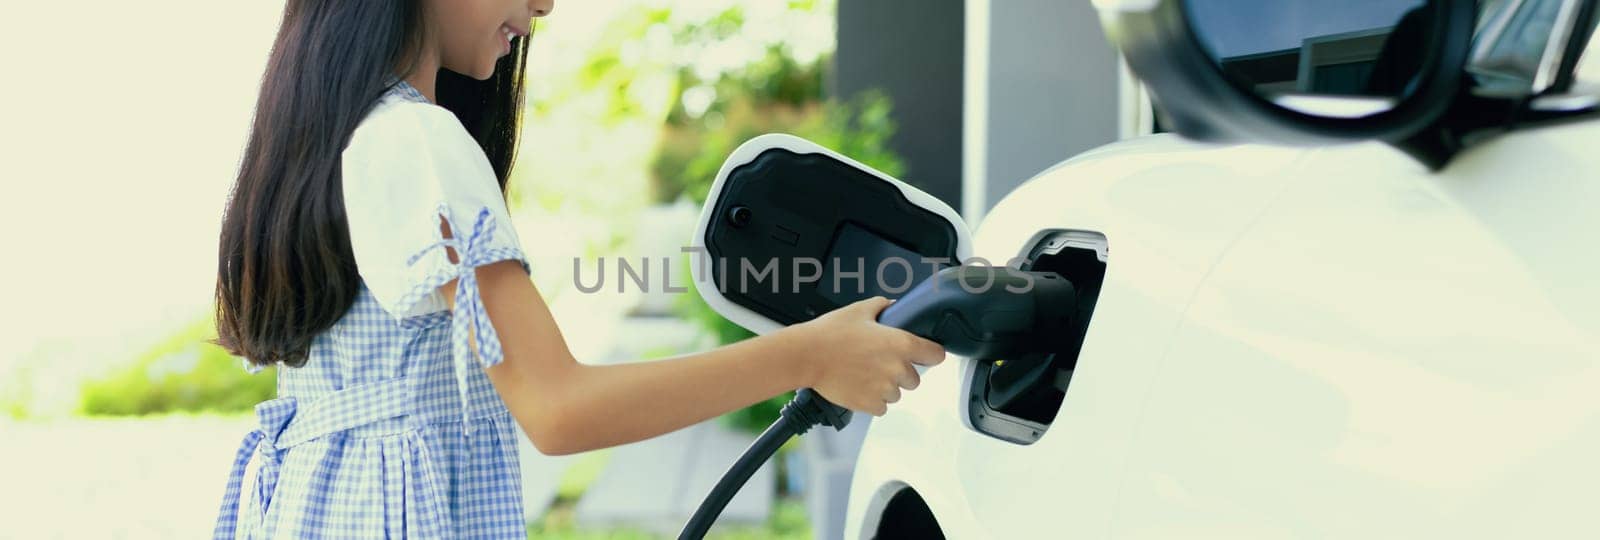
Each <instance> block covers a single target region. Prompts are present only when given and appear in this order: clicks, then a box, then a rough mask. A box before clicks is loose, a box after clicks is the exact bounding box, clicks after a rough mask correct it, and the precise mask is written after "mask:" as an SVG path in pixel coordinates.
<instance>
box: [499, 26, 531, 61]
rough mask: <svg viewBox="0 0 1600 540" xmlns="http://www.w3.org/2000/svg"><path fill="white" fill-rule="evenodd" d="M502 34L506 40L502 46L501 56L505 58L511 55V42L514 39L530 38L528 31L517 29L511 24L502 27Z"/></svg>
mask: <svg viewBox="0 0 1600 540" xmlns="http://www.w3.org/2000/svg"><path fill="white" fill-rule="evenodd" d="M500 33H501V34H502V35H504V36H505V38H506V39H505V42H503V43H501V44H500V55H501V56H505V55H507V54H510V53H511V40H512V39H515V38H518V37H527V36H528V31H527V30H526V29H522V28H517V27H515V26H511V25H509V24H506V25H501V26H500Z"/></svg>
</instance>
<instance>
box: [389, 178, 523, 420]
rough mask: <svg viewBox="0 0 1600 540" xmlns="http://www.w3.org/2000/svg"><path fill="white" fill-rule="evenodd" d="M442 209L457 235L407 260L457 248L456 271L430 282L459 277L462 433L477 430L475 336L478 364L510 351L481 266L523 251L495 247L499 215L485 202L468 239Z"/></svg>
mask: <svg viewBox="0 0 1600 540" xmlns="http://www.w3.org/2000/svg"><path fill="white" fill-rule="evenodd" d="M439 215H440V216H441V217H443V218H444V220H445V223H446V224H447V225H449V226H450V231H451V234H452V236H453V237H452V238H441V239H440V240H439V241H438V242H435V243H433V244H432V245H429V246H428V247H426V248H423V249H422V250H421V251H419V252H418V253H416V254H415V255H412V256H411V258H410V259H408V260H407V261H406V264H407V265H414V264H416V263H417V261H419V260H421V259H422V257H423V256H424V255H427V254H428V253H429V252H430V251H432V250H435V249H442V248H445V247H449V248H452V249H454V250H455V252H456V257H457V258H458V259H459V263H458V264H456V265H455V267H454V270H453V272H452V273H451V274H449V275H445V276H442V277H440V278H439V282H438V283H436V284H435V283H430V285H431V286H432V287H434V288H437V287H438V286H440V285H443V284H444V283H446V282H448V281H449V279H450V278H456V279H457V281H456V294H455V309H454V311H453V312H452V313H451V322H450V341H451V351H452V354H453V355H454V357H455V361H454V362H453V364H454V365H455V375H456V385H457V387H458V390H459V391H460V393H461V422H462V426H461V429H462V433H464V434H467V435H471V433H472V422H471V418H470V413H471V400H470V397H471V396H470V388H471V387H470V386H469V384H468V383H469V379H468V374H469V372H468V369H470V368H471V367H472V366H473V355H472V342H473V341H474V340H475V341H476V342H477V344H478V355H477V364H478V365H480V366H482V367H489V366H493V365H496V364H499V363H500V362H501V361H503V360H505V352H504V351H503V350H502V349H501V347H500V335H499V334H498V333H496V332H495V330H494V325H493V324H490V321H489V312H488V311H487V310H485V309H484V307H483V298H482V296H481V295H480V294H479V291H478V273H477V272H476V271H475V270H476V268H477V267H479V266H483V265H486V264H489V263H492V262H497V261H502V260H506V259H513V258H516V257H517V250H516V248H493V247H490V246H491V243H492V240H494V231H495V227H496V224H495V216H494V213H493V212H491V211H490V210H489V208H487V207H485V208H483V209H482V210H479V211H478V215H477V219H476V220H474V221H473V224H472V231H471V233H470V234H467V235H466V238H465V240H463V239H462V236H463V233H462V229H461V228H458V227H456V224H455V223H454V222H453V221H452V220H451V219H450V217H449V216H450V213H449V208H448V207H447V206H445V205H443V204H440V205H439Z"/></svg>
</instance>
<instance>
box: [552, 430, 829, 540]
mask: <svg viewBox="0 0 1600 540" xmlns="http://www.w3.org/2000/svg"><path fill="white" fill-rule="evenodd" d="M610 458H611V453H610V452H607V451H600V452H591V453H589V454H585V455H584V456H582V457H580V458H579V459H578V461H577V462H576V463H573V464H572V467H571V468H569V469H567V472H566V473H565V474H564V475H562V477H561V481H560V485H559V486H558V487H557V488H556V500H555V502H554V503H551V505H550V509H549V510H546V511H545V514H544V517H542V518H540V519H539V521H536V522H533V523H529V524H528V538H529V539H530V540H654V539H657V538H671V536H664V535H660V534H657V533H655V532H651V531H645V530H640V529H632V528H627V527H607V528H585V527H581V526H579V525H578V523H577V519H576V514H577V512H576V508H577V505H578V499H580V498H582V497H583V493H584V492H585V491H587V490H588V489H589V485H590V484H592V483H594V480H595V478H598V477H599V476H600V472H601V471H602V470H605V467H606V464H607V463H608V462H609V461H610ZM708 538H712V539H716V540H802V539H805V540H809V539H810V538H811V522H810V521H809V520H808V519H807V518H806V507H805V503H804V502H802V501H800V500H799V499H796V498H792V497H781V498H779V499H778V501H777V503H776V504H775V505H774V506H773V508H772V517H771V518H769V519H768V520H767V523H766V524H765V525H764V526H737V527H718V528H714V529H712V531H711V534H710V535H709V536H708Z"/></svg>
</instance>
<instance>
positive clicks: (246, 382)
mask: <svg viewBox="0 0 1600 540" xmlns="http://www.w3.org/2000/svg"><path fill="white" fill-rule="evenodd" d="M215 335H216V330H215V328H214V327H213V326H212V322H211V319H210V318H209V317H207V318H206V319H204V320H201V321H198V322H196V323H194V324H191V325H189V326H188V327H186V328H184V329H183V330H181V331H179V332H177V333H176V334H174V335H172V336H171V337H169V338H167V339H166V340H164V341H162V342H161V343H159V344H157V345H156V346H154V347H151V348H150V349H149V350H148V351H146V352H144V353H143V354H140V355H139V356H138V357H137V358H136V359H135V360H134V361H133V362H132V363H130V364H128V365H126V366H123V367H121V368H119V369H118V370H117V371H114V372H112V373H111V374H109V375H107V376H105V377H104V378H98V379H91V380H89V381H88V382H86V383H85V384H84V386H83V390H82V393H81V398H80V400H81V401H80V403H79V409H80V412H82V413H84V414H89V415H105V416H137V415H146V414H160V413H172V412H229V413H233V412H247V411H250V410H251V409H252V408H253V407H254V406H255V404H256V403H259V402H261V401H262V400H267V399H272V397H273V395H274V394H275V393H276V385H277V376H276V375H277V372H276V370H275V369H271V370H267V371H263V372H261V373H258V374H255V375H251V374H250V373H248V372H246V371H245V370H244V368H243V367H242V366H241V365H240V361H239V359H238V358H237V357H234V356H232V355H230V354H228V352H227V351H225V350H223V349H222V348H221V347H218V346H216V345H213V344H211V343H209V342H208V341H207V340H208V339H210V338H211V337H212V336H215Z"/></svg>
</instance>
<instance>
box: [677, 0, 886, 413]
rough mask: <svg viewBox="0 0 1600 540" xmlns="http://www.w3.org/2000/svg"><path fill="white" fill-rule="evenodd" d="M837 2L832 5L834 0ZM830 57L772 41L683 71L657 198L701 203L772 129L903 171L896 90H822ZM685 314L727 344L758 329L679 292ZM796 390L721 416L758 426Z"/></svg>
mask: <svg viewBox="0 0 1600 540" xmlns="http://www.w3.org/2000/svg"><path fill="white" fill-rule="evenodd" d="M830 7H831V6H830ZM788 8H789V9H791V10H812V9H816V8H817V6H816V5H815V2H806V1H795V2H790V3H789V5H788ZM742 13H743V12H742V11H741V9H740V8H738V7H731V8H728V9H727V10H725V11H723V12H721V13H719V14H717V15H716V16H714V17H711V18H710V19H708V20H706V21H703V22H700V23H697V24H692V25H689V26H687V27H685V28H682V29H679V30H678V31H677V32H675V33H674V40H675V41H676V42H678V43H680V44H684V45H686V46H690V47H693V46H694V44H695V43H697V42H701V41H709V40H725V39H729V38H730V37H732V36H735V35H737V34H738V33H739V32H740V31H741V29H742V28H741V27H742V24H743V17H742V16H741V14H742ZM830 60H831V59H830V57H829V56H827V55H822V56H819V57H817V58H815V59H811V60H809V61H801V60H797V59H796V58H795V57H794V55H793V54H792V48H791V47H789V46H787V45H786V44H783V43H775V44H769V45H767V46H766V47H765V49H764V53H763V54H762V55H761V56H760V57H758V58H757V59H755V60H754V61H751V62H749V63H747V64H745V65H743V66H741V67H738V68H736V69H731V70H727V71H722V72H720V73H716V74H714V75H713V76H710V77H706V76H703V74H701V73H700V72H699V70H697V69H695V68H694V67H693V66H689V65H685V66H683V67H682V68H680V69H679V70H678V81H677V84H676V85H675V89H676V95H675V96H674V99H673V101H672V103H673V106H672V110H671V111H670V112H669V114H668V115H667V118H666V126H665V128H664V129H663V131H662V134H661V139H660V143H659V148H658V152H657V155H656V157H655V160H654V162H653V163H652V164H651V176H652V179H653V186H652V187H653V192H654V195H653V198H654V199H655V200H656V201H658V202H667V201H672V200H675V199H677V198H679V197H687V198H689V199H690V200H692V201H694V202H696V203H700V204H704V203H705V199H706V197H707V192H708V191H709V190H710V187H711V183H712V181H713V180H715V178H716V175H717V171H718V169H720V168H721V167H722V162H723V160H725V159H727V157H728V155H730V154H732V153H733V151H734V149H736V148H738V146H739V145H740V144H743V143H744V142H745V141H748V140H750V139H751V138H754V137H756V136H758V135H762V134H766V133H789V134H793V135H796V136H799V137H802V138H805V139H808V140H810V141H812V142H815V143H817V144H820V145H822V146H823V147H826V148H830V149H832V150H834V151H837V152H839V153H841V154H844V155H846V156H850V157H851V158H852V159H855V160H857V161H860V162H862V163H865V164H867V165H868V166H871V167H873V168H876V169H878V170H880V171H882V172H884V173H885V174H888V175H890V176H900V175H903V174H904V173H905V166H904V162H903V161H901V159H900V158H899V157H898V156H897V155H896V154H895V153H894V152H893V151H891V150H890V149H889V147H888V143H889V139H890V137H892V136H893V135H894V132H895V125H894V122H893V119H892V117H891V115H890V112H891V104H890V102H889V99H888V98H887V97H886V96H884V95H882V94H881V93H874V92H867V93H863V94H862V95H860V96H857V97H855V98H853V99H850V100H847V101H840V100H829V99H825V98H824V84H823V82H824V79H825V70H826V68H827V66H829V65H830ZM676 307H677V310H678V313H679V315H680V316H682V317H684V318H686V319H689V320H691V321H695V322H697V323H699V324H700V325H701V326H702V327H703V328H705V329H706V330H707V331H708V332H710V333H711V334H712V335H713V336H715V337H716V339H717V342H718V343H722V344H726V343H732V342H735V341H739V340H742V339H746V338H749V337H751V335H752V334H751V333H750V332H749V331H747V330H745V329H743V328H741V327H739V326H738V325H736V324H733V323H732V322H729V321H728V320H727V319H724V318H723V317H722V316H721V315H718V314H717V313H716V312H715V311H712V310H711V308H710V307H709V306H707V305H706V304H705V303H704V302H703V301H701V300H700V296H699V295H698V294H685V295H682V296H681V297H680V299H679V301H678V305H677V306H676ZM791 398H793V394H785V395H780V396H776V397H774V398H772V399H769V400H766V401H763V402H761V403H757V404H755V405H752V406H750V407H747V408H745V409H741V410H738V411H734V412H732V413H729V414H728V415H725V416H724V417H723V421H725V422H728V423H729V424H731V425H733V426H735V427H737V428H739V429H742V430H745V431H750V432H759V431H761V430H762V429H764V428H766V426H767V425H769V424H771V423H772V421H774V420H776V419H777V418H778V413H779V411H780V410H781V409H782V407H783V405H784V404H785V403H787V402H788V401H789V400H790V399H791Z"/></svg>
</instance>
